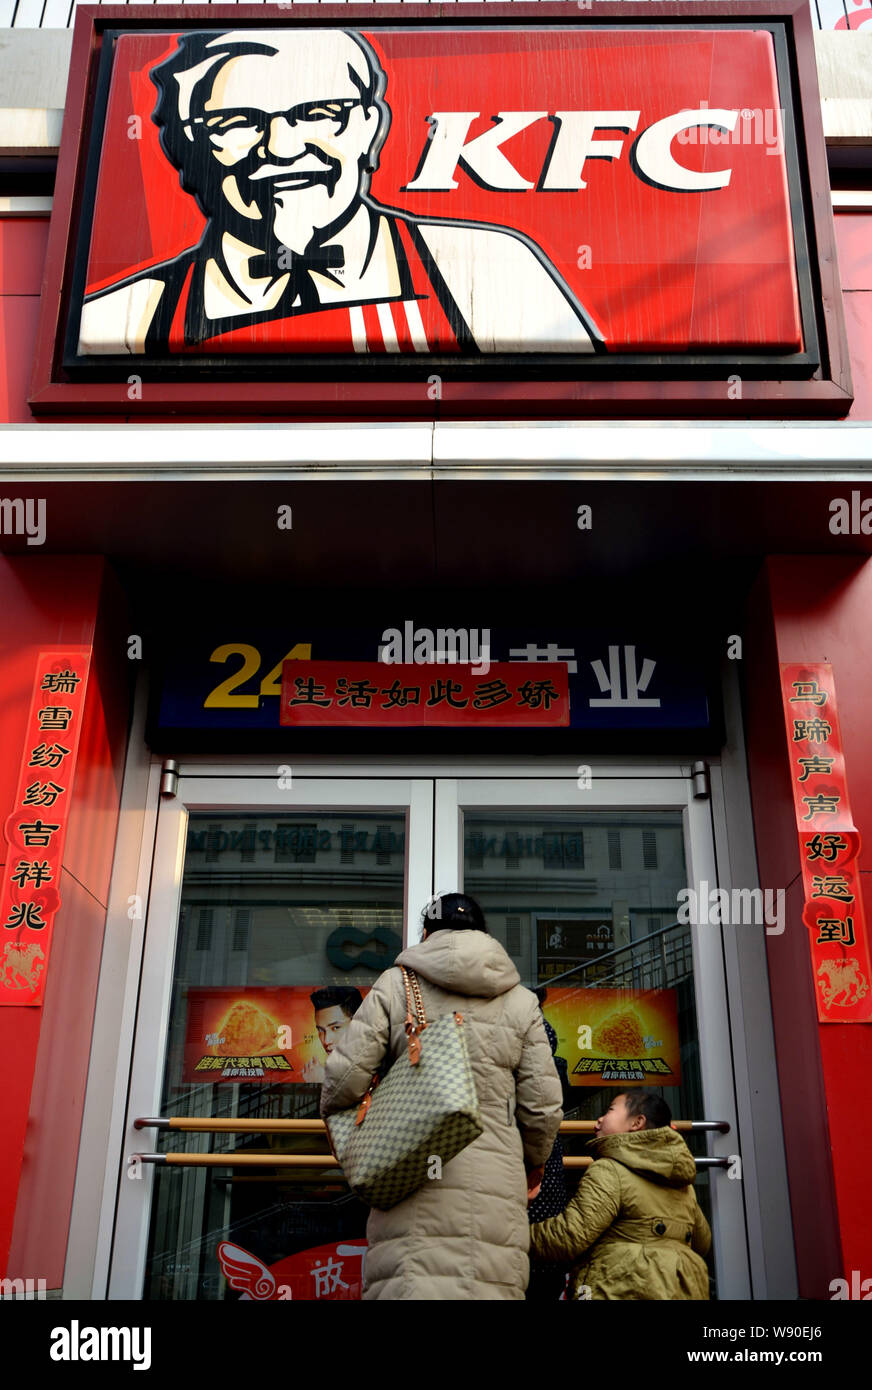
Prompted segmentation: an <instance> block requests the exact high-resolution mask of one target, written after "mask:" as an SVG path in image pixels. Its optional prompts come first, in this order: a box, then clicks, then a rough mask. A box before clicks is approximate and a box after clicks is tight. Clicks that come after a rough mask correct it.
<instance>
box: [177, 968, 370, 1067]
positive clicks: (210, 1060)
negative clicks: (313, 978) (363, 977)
mask: <svg viewBox="0 0 872 1390" xmlns="http://www.w3.org/2000/svg"><path fill="white" fill-rule="evenodd" d="M366 993H367V987H366V986H363V987H361V988H360V989H357V988H356V987H354V986H350V985H342V986H338V985H337V986H319V985H287V986H277V987H273V986H259V985H258V986H245V985H236V986H230V987H226V988H220V989H210V988H203V989H200V988H194V989H189V990H188V1017H187V1028H186V1032H185V1056H184V1066H183V1074H182V1080H183V1081H185V1082H194V1083H196V1082H200V1083H202V1082H205V1081H229V1082H246V1083H248V1082H266V1083H267V1084H275V1083H276V1082H298V1083H302V1084H304V1085H318V1086H320V1084H321V1082H322V1081H323V1080H324V1063H325V1062H326V1060H327V1056H328V1052H329V1051H332V1048H333V1045H334V1042H335V1040H336V1038H337V1037H338V1035H339V1034H340V1033H341V1032H342V1030H343V1029H344V1028H346V1027H347V1026H348V1024H349V1023H350V1021H351V1016H352V1014H353V1013H354V1012H355V1011H356V1010H357V1009H358V1008H359V1007H360V1004H361V1003H362V1001H363V996H364V995H365V994H366ZM313 995H314V996H315V999H314V1001H313V999H312V996H313ZM319 996H320V997H319ZM316 1005H317V1006H318V1007H317V1008H316ZM346 1010H349V1012H346Z"/></svg>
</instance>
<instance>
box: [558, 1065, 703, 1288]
mask: <svg viewBox="0 0 872 1390" xmlns="http://www.w3.org/2000/svg"><path fill="white" fill-rule="evenodd" d="M671 1122H672V1113H671V1111H670V1109H669V1106H668V1105H667V1104H666V1102H665V1101H664V1100H662V1099H661V1097H660V1096H658V1095H657V1093H656V1091H647V1090H643V1089H641V1088H640V1089H636V1088H634V1089H633V1090H631V1091H624V1092H621V1093H620V1094H619V1095H616V1096H615V1098H614V1100H613V1101H612V1103H611V1105H610V1106H609V1108H608V1110H607V1111H606V1113H605V1114H604V1115H602V1116H601V1117H600V1119H598V1120H597V1122H596V1138H595V1139H593V1140H592V1141H591V1143H592V1145H593V1146H594V1148H595V1157H596V1161H595V1162H594V1163H593V1164H591V1166H590V1168H589V1169H588V1171H587V1173H586V1174H585V1176H584V1177H583V1178H582V1180H581V1183H580V1184H579V1188H578V1192H577V1193H576V1195H575V1196H574V1197H573V1199H572V1201H571V1202H570V1203H569V1205H568V1206H567V1208H566V1210H565V1211H564V1212H562V1213H561V1215H560V1216H552V1217H551V1218H550V1219H549V1220H548V1221H540V1222H538V1223H536V1224H534V1225H532V1226H531V1227H530V1242H531V1250H532V1251H533V1252H535V1254H536V1255H537V1256H538V1257H539V1258H540V1259H543V1260H559V1261H561V1262H562V1263H564V1264H571V1265H572V1280H571V1293H570V1297H572V1298H592V1299H594V1298H596V1299H600V1298H604V1299H613V1300H623V1299H707V1298H708V1297H709V1278H708V1269H707V1268H706V1264H705V1261H704V1260H703V1259H702V1258H701V1257H702V1256H703V1255H706V1254H707V1253H708V1251H709V1248H710V1246H711V1239H712V1236H711V1231H710V1229H709V1224H708V1222H707V1221H706V1219H705V1217H704V1216H703V1214H702V1212H701V1211H700V1208H699V1203H698V1202H697V1200H696V1193H695V1192H694V1190H693V1186H692V1184H693V1180H694V1178H695V1176H696V1164H695V1163H694V1161H693V1155H692V1154H691V1152H690V1150H689V1149H688V1147H687V1145H686V1144H685V1142H684V1140H683V1139H682V1138H681V1136H680V1135H679V1134H677V1133H676V1131H675V1130H674V1129H670V1128H669V1126H670V1125H671ZM588 1290H589V1292H588Z"/></svg>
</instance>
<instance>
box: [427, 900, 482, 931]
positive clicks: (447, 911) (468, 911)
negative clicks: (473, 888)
mask: <svg viewBox="0 0 872 1390" xmlns="http://www.w3.org/2000/svg"><path fill="white" fill-rule="evenodd" d="M421 921H422V923H423V925H424V926H425V928H426V929H427V933H428V935H429V934H432V933H433V932H434V931H464V930H470V931H483V932H486V931H487V926H486V925H485V920H484V913H483V912H482V910H481V908H480V907H479V905H478V903H477V902H476V901H475V898H468V897H467V896H466V894H465V893H440V894H439V895H438V896H437V897H435V898H431V899H430V901H429V902H428V904H427V906H426V907H425V908H424V911H423V912H422V913H421Z"/></svg>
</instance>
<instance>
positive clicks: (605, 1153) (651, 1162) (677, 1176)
mask: <svg viewBox="0 0 872 1390" xmlns="http://www.w3.org/2000/svg"><path fill="white" fill-rule="evenodd" d="M591 1143H592V1146H593V1147H594V1151H595V1154H596V1157H597V1158H613V1159H615V1161H616V1162H617V1163H623V1165H624V1167H625V1168H631V1169H632V1170H633V1172H635V1173H638V1174H639V1175H640V1176H641V1177H645V1178H650V1179H651V1180H652V1181H654V1182H663V1183H667V1184H668V1185H669V1186H670V1187H686V1186H687V1184H688V1183H692V1182H693V1180H694V1178H695V1177H696V1164H695V1163H694V1161H693V1154H692V1153H691V1152H690V1149H689V1148H688V1147H687V1145H686V1144H685V1142H684V1140H683V1139H682V1137H681V1135H680V1134H678V1133H676V1131H675V1130H674V1129H669V1128H668V1127H663V1128H661V1129H637V1130H634V1132H633V1133H632V1134H604V1135H603V1136H602V1137H601V1138H597V1139H593V1140H592V1141H591Z"/></svg>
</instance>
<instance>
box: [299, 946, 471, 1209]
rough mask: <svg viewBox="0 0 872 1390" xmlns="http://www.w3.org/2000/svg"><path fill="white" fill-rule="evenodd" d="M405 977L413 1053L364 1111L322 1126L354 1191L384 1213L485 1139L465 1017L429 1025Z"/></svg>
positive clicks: (372, 1093)
mask: <svg viewBox="0 0 872 1390" xmlns="http://www.w3.org/2000/svg"><path fill="white" fill-rule="evenodd" d="M400 969H401V970H402V972H403V984H404V985H405V989H406V1034H407V1036H408V1039H409V1044H408V1051H407V1052H406V1053H404V1054H403V1055H402V1056H401V1057H398V1058H397V1060H396V1061H395V1062H394V1063H393V1065H392V1066H391V1068H390V1070H389V1071H388V1073H387V1075H386V1076H385V1077H384V1078H382V1079H380V1078H379V1077H378V1076H374V1077H373V1079H372V1082H371V1084H370V1087H369V1090H368V1091H367V1093H366V1095H365V1096H364V1097H363V1100H362V1101H361V1102H360V1104H359V1105H356V1106H352V1107H351V1108H350V1109H348V1110H340V1111H338V1112H337V1113H336V1114H335V1115H330V1116H328V1117H327V1119H326V1121H325V1124H326V1125H327V1130H328V1133H329V1135H330V1144H331V1147H332V1149H333V1152H334V1153H335V1155H336V1157H337V1158H338V1159H339V1162H340V1164H341V1165H342V1171H343V1173H344V1174H345V1180H346V1182H347V1183H348V1185H349V1187H351V1188H352V1190H353V1191H354V1192H356V1193H357V1195H358V1196H359V1197H362V1198H363V1200H364V1201H365V1202H368V1203H369V1205H370V1206H371V1207H376V1208H378V1210H380V1211H388V1210H390V1208H391V1207H395V1206H396V1205H397V1203H398V1202H402V1201H403V1200H404V1199H405V1198H406V1197H409V1196H411V1194H412V1193H413V1192H417V1190H418V1188H419V1187H423V1185H424V1183H425V1182H426V1181H427V1176H428V1168H429V1167H430V1164H431V1160H432V1159H433V1158H434V1157H438V1158H439V1159H441V1161H442V1163H443V1164H445V1163H447V1162H448V1160H449V1159H451V1158H453V1157H454V1156H455V1154H458V1153H460V1150H461V1149H465V1148H466V1146H467V1144H471V1143H472V1141H473V1140H474V1139H477V1138H478V1136H479V1135H480V1134H481V1133H482V1132H483V1127H482V1123H481V1117H480V1116H479V1111H478V1097H477V1095H476V1093H475V1082H474V1080H473V1076H472V1068H471V1066H470V1064H469V1053H468V1052H467V1048H466V1039H465V1037H464V1035H463V1015H462V1014H459V1013H450V1014H445V1015H444V1016H443V1017H442V1018H437V1019H435V1020H434V1021H433V1022H432V1023H428V1022H427V1018H426V1015H425V1013H424V1002H423V1000H422V998H421V990H420V987H419V985H418V980H417V977H416V976H415V973H414V971H411V970H406V969H405V967H404V966H400ZM413 993H414V1003H413V1001H412V995H413ZM422 1034H425V1036H423V1037H422Z"/></svg>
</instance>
